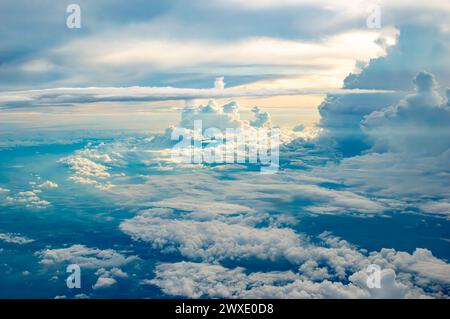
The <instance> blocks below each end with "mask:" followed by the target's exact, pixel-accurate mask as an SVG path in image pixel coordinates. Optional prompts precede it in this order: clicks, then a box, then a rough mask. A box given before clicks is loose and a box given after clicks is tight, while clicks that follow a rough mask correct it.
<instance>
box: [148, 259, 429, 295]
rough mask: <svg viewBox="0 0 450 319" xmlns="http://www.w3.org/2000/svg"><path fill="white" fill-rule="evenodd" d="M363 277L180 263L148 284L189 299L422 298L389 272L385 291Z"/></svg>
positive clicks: (162, 266) (385, 275)
mask: <svg viewBox="0 0 450 319" xmlns="http://www.w3.org/2000/svg"><path fill="white" fill-rule="evenodd" d="M359 277H360V273H358V274H357V275H354V276H353V277H351V278H352V282H350V283H348V284H343V283H341V282H332V281H328V280H324V281H322V282H313V281H311V280H308V279H306V278H303V277H300V276H299V275H296V274H294V273H292V272H290V271H284V272H253V273H250V274H247V273H246V272H245V269H243V268H239V267H238V268H234V269H229V268H225V267H223V266H220V265H212V264H206V263H191V262H180V263H174V264H160V265H158V266H157V267H156V276H155V278H154V279H151V280H146V281H144V282H143V283H144V284H152V285H156V286H158V287H160V288H161V289H162V290H163V292H164V293H166V294H169V295H175V296H184V297H189V298H200V297H208V298H258V299H259V298H295V299H298V298H302V299H304V298H308V299H311V298H314V299H317V298H345V299H348V298H371V297H375V298H418V297H425V295H424V294H423V292H421V291H420V289H417V288H412V289H411V287H408V286H406V285H404V284H402V283H398V282H396V281H395V273H394V272H393V271H392V270H390V269H388V270H384V271H383V272H382V274H381V282H382V288H381V289H376V290H371V289H368V288H367V286H366V284H365V278H364V280H361V279H360V278H359Z"/></svg>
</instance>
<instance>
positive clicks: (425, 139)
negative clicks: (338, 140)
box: [361, 72, 450, 156]
mask: <svg viewBox="0 0 450 319" xmlns="http://www.w3.org/2000/svg"><path fill="white" fill-rule="evenodd" d="M414 84H415V85H416V93H414V94H411V95H408V96H406V97H405V98H404V99H403V100H402V101H400V102H399V103H398V104H396V105H393V106H390V107H388V108H386V109H383V110H380V111H375V112H373V113H371V114H369V115H368V116H366V118H365V119H364V121H362V123H361V124H362V127H363V131H364V132H365V133H366V134H367V135H368V136H369V138H370V139H371V140H372V141H373V142H372V144H373V146H372V148H373V150H374V151H379V152H383V151H389V152H407V153H408V154H410V155H412V156H418V155H422V156H424V155H428V156H435V155H439V154H441V153H442V152H444V151H446V150H448V149H449V148H450V106H448V105H447V102H446V103H445V104H443V99H442V97H441V96H440V95H439V93H438V92H437V91H436V86H437V84H436V81H435V78H434V76H433V75H432V74H430V73H427V72H420V73H419V74H417V75H416V77H415V78H414Z"/></svg>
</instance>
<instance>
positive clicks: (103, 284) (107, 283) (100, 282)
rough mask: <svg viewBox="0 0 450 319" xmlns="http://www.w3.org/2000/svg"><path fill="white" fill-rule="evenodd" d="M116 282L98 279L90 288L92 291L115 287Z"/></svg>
mask: <svg viewBox="0 0 450 319" xmlns="http://www.w3.org/2000/svg"><path fill="white" fill-rule="evenodd" d="M116 283H117V281H116V280H115V279H114V278H110V277H99V278H98V279H97V282H96V283H95V284H94V285H93V286H92V289H94V290H97V289H106V288H109V287H111V286H113V285H115V284H116Z"/></svg>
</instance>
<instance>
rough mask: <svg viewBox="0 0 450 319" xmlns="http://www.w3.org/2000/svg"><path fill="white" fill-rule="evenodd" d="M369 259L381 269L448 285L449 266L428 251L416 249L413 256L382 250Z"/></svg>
mask: <svg viewBox="0 0 450 319" xmlns="http://www.w3.org/2000/svg"><path fill="white" fill-rule="evenodd" d="M370 259H371V260H372V261H373V262H374V263H377V264H379V265H380V266H381V267H385V266H387V267H392V268H393V269H395V270H396V271H400V272H406V273H413V274H415V275H416V276H417V277H418V278H417V280H420V279H422V280H423V279H426V280H427V281H435V282H440V283H443V284H445V285H447V286H449V285H450V265H449V264H448V263H446V262H445V261H443V260H441V259H438V258H436V257H434V256H433V254H432V253H431V251H429V250H428V249H421V248H417V249H416V250H415V251H414V253H413V254H409V253H406V252H396V251H395V250H394V249H382V250H381V251H380V252H378V253H373V254H372V255H371V256H370Z"/></svg>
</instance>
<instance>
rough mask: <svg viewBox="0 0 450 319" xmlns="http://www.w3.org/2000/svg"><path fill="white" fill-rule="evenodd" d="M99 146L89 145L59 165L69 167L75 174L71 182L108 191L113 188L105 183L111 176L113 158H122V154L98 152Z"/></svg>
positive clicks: (61, 161) (71, 177)
mask: <svg viewBox="0 0 450 319" xmlns="http://www.w3.org/2000/svg"><path fill="white" fill-rule="evenodd" d="M102 145H103V144H100V145H99V146H93V145H91V144H89V145H87V147H86V148H84V149H82V150H79V151H77V152H75V154H74V155H71V156H68V157H64V158H61V159H60V160H59V161H58V163H62V164H65V165H67V166H68V167H69V168H70V170H71V171H72V172H73V175H72V176H70V178H69V179H70V180H72V181H74V182H75V183H78V184H84V185H94V186H95V187H97V188H99V189H103V190H105V189H108V188H110V187H112V185H111V184H110V183H108V182H107V181H105V180H106V179H108V178H109V177H111V174H110V173H109V172H108V170H109V169H110V167H109V166H108V164H110V163H112V162H113V160H112V159H111V156H113V155H116V157H118V158H120V154H117V153H115V154H112V155H108V154H107V153H105V152H103V153H102V152H100V151H99V150H98V148H99V147H101V146H102Z"/></svg>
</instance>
